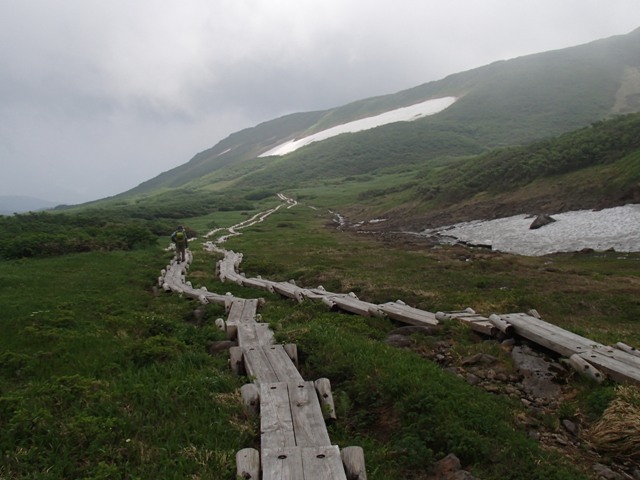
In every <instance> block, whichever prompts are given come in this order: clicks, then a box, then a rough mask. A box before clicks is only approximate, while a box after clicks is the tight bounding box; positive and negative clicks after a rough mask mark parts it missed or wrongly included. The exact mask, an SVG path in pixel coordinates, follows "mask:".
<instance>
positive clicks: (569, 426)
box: [562, 418, 578, 436]
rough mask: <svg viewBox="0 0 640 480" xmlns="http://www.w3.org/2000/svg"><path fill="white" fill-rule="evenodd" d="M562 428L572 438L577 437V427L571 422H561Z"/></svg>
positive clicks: (566, 420)
mask: <svg viewBox="0 0 640 480" xmlns="http://www.w3.org/2000/svg"><path fill="white" fill-rule="evenodd" d="M562 426H563V427H564V429H565V430H566V431H567V432H569V433H570V434H571V435H574V436H576V435H578V425H576V424H575V423H573V422H572V421H571V420H568V419H566V418H565V419H564V420H562Z"/></svg>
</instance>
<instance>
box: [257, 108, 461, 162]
mask: <svg viewBox="0 0 640 480" xmlns="http://www.w3.org/2000/svg"><path fill="white" fill-rule="evenodd" d="M455 101H456V98H455V97H443V98H435V99H431V100H427V101H426V102H422V103H416V104H415V105H410V106H408V107H403V108H398V109H396V110H391V111H389V112H385V113H381V114H380V115H375V116H373V117H367V118H362V119H360V120H354V121H353V122H349V123H344V124H342V125H336V126H335V127H331V128H328V129H327V130H323V131H321V132H318V133H314V134H313V135H309V136H307V137H304V138H300V139H297V140H289V141H288V142H285V143H282V144H280V145H278V146H277V147H274V148H272V149H271V150H268V151H266V152H265V153H263V154H261V155H259V156H260V157H270V156H275V155H286V154H287V153H291V152H293V151H295V150H297V149H299V148H300V147H304V146H305V145H309V144H310V143H313V142H319V141H321V140H326V139H327V138H331V137H335V136H336V135H340V134H341V133H355V132H361V131H363V130H369V129H371V128H375V127H379V126H381V125H387V124H389V123H394V122H410V121H413V120H417V119H419V118H422V117H426V116H428V115H434V114H436V113H438V112H441V111H443V110H444V109H446V108H447V107H450V106H451V105H453V103H454V102H455Z"/></svg>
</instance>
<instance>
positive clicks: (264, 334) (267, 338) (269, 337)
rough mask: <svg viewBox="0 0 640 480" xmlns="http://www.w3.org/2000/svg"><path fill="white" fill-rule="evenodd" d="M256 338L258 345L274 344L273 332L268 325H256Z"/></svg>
mask: <svg viewBox="0 0 640 480" xmlns="http://www.w3.org/2000/svg"><path fill="white" fill-rule="evenodd" d="M255 329H256V337H257V339H258V345H272V344H273V342H274V334H273V330H271V329H270V328H269V324H268V323H256V324H255Z"/></svg>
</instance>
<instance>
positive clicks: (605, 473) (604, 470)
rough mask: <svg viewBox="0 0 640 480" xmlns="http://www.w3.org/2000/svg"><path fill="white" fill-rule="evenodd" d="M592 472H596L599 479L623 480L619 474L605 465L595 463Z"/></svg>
mask: <svg viewBox="0 0 640 480" xmlns="http://www.w3.org/2000/svg"><path fill="white" fill-rule="evenodd" d="M593 471H594V472H596V474H598V475H600V477H601V478H604V479H606V480H623V478H624V477H623V476H622V475H620V474H619V473H616V472H614V471H613V470H611V469H610V468H609V467H607V466H606V465H602V464H601V463H596V464H595V465H594V466H593Z"/></svg>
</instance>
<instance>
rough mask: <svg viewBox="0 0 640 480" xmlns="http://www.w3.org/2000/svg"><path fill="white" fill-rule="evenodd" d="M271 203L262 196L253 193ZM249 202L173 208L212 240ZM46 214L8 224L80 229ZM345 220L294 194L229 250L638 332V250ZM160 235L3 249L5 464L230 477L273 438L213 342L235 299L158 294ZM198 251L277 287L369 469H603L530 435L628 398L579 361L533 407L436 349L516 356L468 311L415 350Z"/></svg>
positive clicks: (306, 366)
mask: <svg viewBox="0 0 640 480" xmlns="http://www.w3.org/2000/svg"><path fill="white" fill-rule="evenodd" d="M273 204H274V201H273V200H271V199H268V200H267V199H264V200H262V201H261V202H257V203H256V207H259V208H265V207H267V206H269V205H273ZM309 205H311V206H313V203H309ZM184 207H185V209H186V208H188V205H187V204H185V205H184ZM137 208H138V209H140V208H142V207H140V206H138V207H137ZM119 212H120V214H121V215H123V216H125V214H124V213H122V210H120V209H119ZM140 213H141V211H140V210H138V211H137V212H136V215H137V216H138V215H140ZM252 213H253V212H252V211H242V210H239V211H223V212H219V211H218V212H215V213H212V214H207V215H199V216H197V217H193V218H181V219H179V220H176V221H180V222H181V223H185V224H186V225H187V226H188V228H189V229H190V230H191V231H192V232H193V234H194V236H199V235H201V234H202V232H204V231H206V230H207V229H208V228H210V226H211V225H212V224H217V225H232V224H234V223H237V222H239V221H240V220H242V219H246V218H247V216H248V215H250V214H252ZM156 214H157V213H156ZM166 214H167V217H166V219H159V220H157V221H160V222H165V221H166V222H169V221H173V220H172V219H169V215H172V214H173V212H166ZM43 215H44V214H43ZM46 215H47V216H40V215H36V216H26V220H25V219H23V218H20V217H16V218H13V217H12V218H9V219H6V221H7V222H9V223H7V224H6V225H4V226H3V227H4V228H3V231H4V230H6V229H9V230H10V231H18V230H20V231H21V232H22V233H23V234H28V233H33V234H39V232H41V231H42V230H44V229H48V230H55V232H56V233H57V234H58V235H60V236H63V237H64V236H65V235H66V236H67V237H68V238H69V239H71V238H73V237H75V236H76V235H77V233H78V232H77V230H74V229H73V228H70V226H69V225H70V224H71V222H70V219H68V218H67V217H63V216H60V215H51V214H46ZM84 215H85V216H84V217H75V225H76V226H77V227H81V226H82V224H83V223H84V225H85V228H86V229H87V231H89V230H91V228H92V225H93V223H94V222H95V221H97V219H99V218H100V216H101V215H102V213H101V214H100V215H95V218H93V219H92V218H91V212H87V213H85V214H84ZM69 217H74V216H73V215H69ZM27 220H28V221H27ZM58 220H59V221H60V222H61V223H60V225H58V226H56V222H57V221H58ZM121 220H122V221H123V222H124V220H125V219H124V218H122V219H121ZM129 220H130V221H131V222H133V223H137V222H142V221H141V220H139V219H136V218H130V219H129ZM329 220H330V218H329V216H328V214H327V213H325V212H324V211H323V210H316V209H312V208H309V207H308V206H302V205H300V206H298V207H296V208H294V209H290V210H281V211H279V213H277V214H275V215H274V216H273V217H270V218H269V220H268V221H267V222H265V223H262V224H260V225H258V226H255V227H252V228H251V229H248V230H245V231H244V232H245V233H244V235H242V236H241V237H236V238H233V239H232V240H230V242H229V244H228V247H227V248H232V249H234V250H236V251H242V252H244V253H245V260H244V262H243V265H242V267H243V270H244V271H246V272H247V273H248V274H249V275H263V276H264V277H267V278H271V279H274V280H288V279H295V280H296V282H297V283H298V284H302V285H309V286H315V285H318V284H322V285H324V286H325V287H326V288H327V289H330V290H334V291H344V292H346V291H353V292H355V293H357V294H358V295H359V296H360V298H363V299H365V300H369V301H373V302H386V301H390V300H395V299H398V298H400V299H403V300H405V301H406V302H407V303H409V304H410V305H414V306H417V307H420V308H424V309H428V310H431V311H437V310H453V309H460V308H465V307H468V306H471V307H473V308H475V309H476V310H477V311H479V312H480V313H484V314H489V313H492V312H501V313H503V312H508V311H522V310H526V309H529V308H537V309H538V310H539V311H540V312H541V314H542V315H543V316H544V318H546V319H547V320H549V321H552V322H553V323H557V324H559V325H561V326H564V327H565V328H569V329H571V330H573V331H575V332H577V333H580V334H584V335H587V336H590V337H591V338H593V339H595V340H599V341H603V342H607V343H610V342H614V341H624V342H626V343H629V344H632V345H638V344H640V336H638V332H640V329H638V328H637V327H638V325H637V323H638V318H640V304H638V301H637V298H640V291H639V290H638V285H637V282H636V281H635V280H634V279H636V278H637V277H638V276H639V275H640V258H638V255H635V254H634V255H625V256H624V258H621V256H620V255H619V254H597V255H595V254H594V255H556V256H552V257H546V258H526V257H516V256H510V255H503V254H498V253H491V252H482V251H472V250H465V249H462V248H460V247H446V248H442V249H437V250H434V249H430V248H429V249H424V248H421V247H420V246H419V245H406V244H405V245H402V244H393V243H387V244H385V243H379V242H378V241H376V240H374V239H372V238H366V237H360V236H352V235H348V234H345V233H343V232H340V231H338V230H336V229H327V228H326V224H327V223H328V222H329ZM11 222H13V223H11ZM43 227H44V228H43ZM107 231H108V228H107ZM65 232H66V233H65ZM156 238H157V239H158V245H157V246H156V245H137V246H132V247H131V248H129V247H126V246H124V245H123V246H121V248H123V250H115V249H114V250H112V251H104V249H103V247H102V246H101V245H100V244H99V243H97V242H96V243H95V244H92V245H93V246H92V247H91V248H90V249H89V251H86V252H82V253H66V254H62V255H59V254H58V253H60V252H51V251H49V252H42V253H43V254H45V253H48V254H49V255H55V254H58V255H55V256H49V257H41V258H37V257H28V258H24V257H23V258H19V259H5V260H2V261H0V277H1V278H2V282H0V285H2V287H1V288H0V303H1V304H2V305H3V310H2V316H0V326H1V328H2V331H3V335H2V336H0V352H2V353H0V379H1V381H0V427H1V428H0V451H1V452H2V462H0V465H1V466H0V476H1V477H6V478H80V477H82V478H96V479H97V478H185V477H194V478H197V477H205V476H206V477H208V478H216V479H227V478H231V476H232V474H233V473H232V472H233V469H234V454H235V452H236V451H237V450H238V449H240V448H244V447H248V446H254V445H256V442H257V441H258V438H259V432H258V428H257V423H256V421H255V420H252V419H250V418H248V417H246V416H245V415H244V414H243V412H242V402H241V399H240V397H239V395H238V394H237V390H238V388H239V386H240V385H241V384H242V383H243V381H244V379H238V378H233V377H231V376H230V375H229V373H228V367H227V363H226V360H227V353H226V352H221V353H219V354H212V355H210V354H208V353H207V352H208V350H209V348H210V346H211V345H212V343H213V342H215V341H217V340H221V339H222V338H223V334H222V333H221V332H219V331H218V330H217V329H216V328H215V326H214V324H213V321H214V320H215V318H217V317H219V316H223V315H224V312H223V309H222V308H221V307H218V306H214V305H209V306H207V307H206V309H205V312H206V313H205V315H206V316H205V318H204V319H203V320H198V319H197V317H195V316H194V313H193V312H194V308H195V307H196V304H194V303H193V302H191V301H188V300H186V299H183V298H180V297H179V296H174V295H168V294H161V295H160V296H154V294H153V289H152V287H153V286H154V284H155V282H156V277H157V275H158V272H159V270H160V269H161V268H163V267H164V265H165V264H166V262H167V261H168V259H169V256H170V253H167V252H165V251H164V250H163V249H162V248H160V247H162V246H164V245H166V244H167V242H168V240H167V237H166V236H165V235H162V236H160V237H156ZM114 248H115V247H114ZM192 248H193V249H194V251H195V254H196V262H195V263H194V265H193V266H192V268H191V269H190V272H189V279H190V280H191V281H192V282H193V283H194V285H195V286H202V285H204V286H206V287H207V288H208V289H209V290H210V291H217V292H220V293H224V292H226V291H231V292H232V293H234V294H237V295H242V296H245V297H255V296H263V297H265V298H266V300H267V303H266V305H265V307H264V309H263V310H262V315H263V319H264V320H265V321H268V322H269V323H270V324H271V327H272V329H274V331H275V332H276V335H277V339H278V341H283V342H295V343H297V344H298V348H299V353H300V359H301V362H302V364H301V371H302V373H303V376H304V377H305V378H310V379H314V378H318V377H321V376H326V377H328V378H330V379H331V382H332V385H333V391H334V396H335V398H336V402H337V410H338V420H337V422H336V423H335V424H332V425H330V427H329V428H330V435H331V438H332V440H333V441H334V442H336V443H338V444H339V445H341V446H345V445H352V444H359V445H362V446H363V447H364V449H365V454H366V460H367V471H368V475H369V478H371V479H372V480H382V479H385V480H386V479H394V478H398V477H399V475H400V476H401V478H406V479H411V478H416V479H417V478H422V477H423V475H424V472H425V470H426V469H428V468H429V467H430V466H431V465H432V463H433V462H434V461H435V460H438V459H439V458H441V457H442V456H443V455H445V454H447V453H450V452H453V453H456V455H458V456H459V457H460V458H461V459H462V461H463V464H464V466H465V468H467V469H469V470H471V471H472V472H473V473H474V474H476V475H477V476H478V477H479V478H483V479H488V480H490V479H498V478H500V479H514V480H516V479H522V478H533V479H536V478H538V479H541V480H542V479H545V480H547V479H558V480H567V479H586V478H590V476H589V475H590V473H589V472H590V463H589V462H593V457H590V456H589V455H591V454H590V449H589V448H588V447H586V446H585V447H583V449H582V450H579V452H571V451H567V452H564V451H563V449H562V448H558V445H556V444H553V445H546V444H545V443H544V442H541V443H537V442H535V441H534V440H532V439H531V438H530V436H529V435H528V433H527V432H528V431H530V430H531V429H532V428H533V429H534V430H535V431H540V432H543V433H544V435H545V437H544V438H547V436H548V438H553V435H558V434H561V433H562V427H561V426H560V421H561V420H562V419H567V418H568V419H572V420H574V421H576V422H580V425H581V427H582V428H584V429H586V428H587V427H588V425H589V424H590V423H591V422H593V421H595V420H596V419H597V418H599V416H600V415H601V414H602V412H603V411H604V408H605V407H606V405H607V404H608V403H609V402H610V401H611V399H612V398H613V396H614V389H613V386H612V385H610V384H605V385H602V386H596V385H592V384H590V383H588V382H585V381H583V380H580V379H579V378H577V377H570V379H569V381H570V382H571V384H572V389H571V392H572V394H571V395H567V396H566V397H563V398H561V399H559V402H558V406H557V408H556V409H543V410H540V411H539V412H538V413H537V414H532V413H530V412H528V411H527V410H526V409H525V407H524V405H523V404H522V403H521V402H519V401H518V400H517V399H511V398H509V396H508V395H501V394H499V393H493V394H491V393H488V392H486V391H484V390H483V389H480V388H477V387H473V386H471V385H468V384H467V383H466V382H465V381H463V380H462V379H460V378H458V377H457V376H455V375H453V374H451V373H448V372H447V371H446V370H445V369H443V368H442V367H440V366H438V364H437V363H436V362H434V361H433V360H431V358H432V357H433V355H434V352H435V351H437V349H438V348H440V347H439V346H438V345H441V344H442V343H445V344H447V345H450V347H451V348H452V349H453V350H452V352H453V354H452V355H453V357H452V358H458V359H462V358H465V357H467V356H469V355H472V354H475V353H489V354H491V355H495V356H496V357H498V358H500V359H502V361H503V362H504V364H505V366H506V367H505V368H508V365H509V360H508V354H507V353H506V352H504V351H503V350H502V349H501V348H500V347H499V346H498V345H497V344H495V343H492V342H486V341H485V339H484V338H482V337H477V336H476V335H475V334H473V333H471V332H470V331H468V330H467V329H465V328H464V327H462V326H461V325H458V324H454V323H452V324H447V325H445V326H444V328H443V329H442V330H441V331H440V333H439V334H438V335H437V336H435V337H432V338H430V337H419V336H416V337H412V340H411V342H412V343H411V347H410V348H408V349H405V350H398V349H396V348H392V347H390V346H388V345H386V344H385V343H384V339H385V337H386V335H387V334H388V333H389V332H390V331H391V330H393V329H394V328H396V327H397V326H398V325H397V324H395V323H394V322H391V321H388V320H384V319H375V318H371V319H365V318H360V317H356V316H352V315H345V314H335V313H331V312H328V311H327V310H326V309H325V307H324V306H323V305H322V304H313V303H305V304H304V305H301V306H298V305H297V304H295V303H293V302H291V301H288V300H284V299H280V298H278V297H277V296H275V295H271V294H268V293H266V292H263V291H252V290H247V289H241V288H240V287H238V286H235V285H230V284H220V283H219V282H217V281H216V280H215V279H214V278H213V269H214V268H213V267H214V262H215V260H216V258H217V257H216V256H215V255H211V254H207V253H205V252H203V251H201V250H200V247H199V242H195V243H194V244H193V245H192ZM598 461H602V459H600V458H598Z"/></svg>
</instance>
